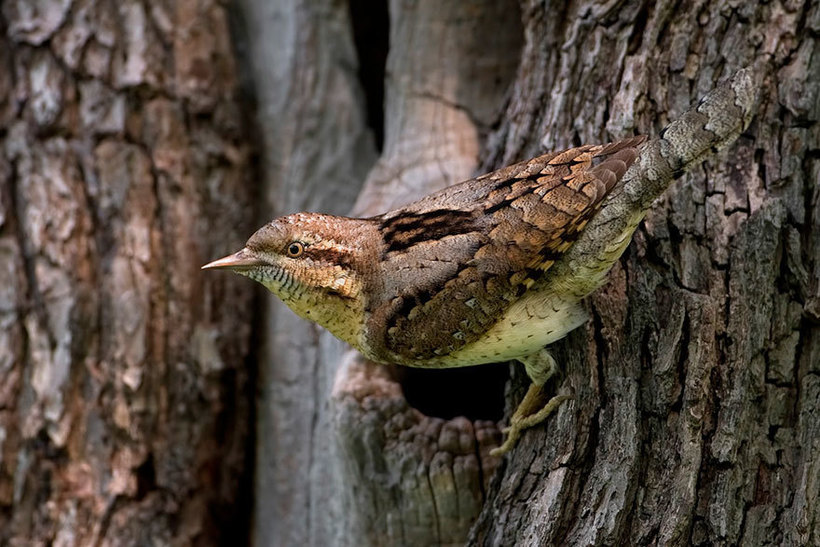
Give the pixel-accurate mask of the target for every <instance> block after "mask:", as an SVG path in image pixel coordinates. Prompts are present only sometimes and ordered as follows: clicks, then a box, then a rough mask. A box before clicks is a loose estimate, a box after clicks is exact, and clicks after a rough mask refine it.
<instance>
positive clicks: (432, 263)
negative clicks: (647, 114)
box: [368, 137, 644, 363]
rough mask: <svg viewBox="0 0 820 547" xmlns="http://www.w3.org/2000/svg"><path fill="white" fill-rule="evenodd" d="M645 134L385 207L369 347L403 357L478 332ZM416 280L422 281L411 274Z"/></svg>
mask: <svg viewBox="0 0 820 547" xmlns="http://www.w3.org/2000/svg"><path fill="white" fill-rule="evenodd" d="M643 141H644V137H635V138H631V139H625V140H622V141H618V142H615V143H611V144H607V145H600V146H582V147H579V148H573V149H570V150H567V151H564V152H560V153H557V154H548V155H545V156H541V157H538V158H534V159H532V160H529V161H526V162H522V163H519V164H516V165H512V166H509V167H506V168H504V169H501V170H499V171H495V172H493V173H489V174H487V175H484V176H481V177H478V178H476V179H472V180H469V181H466V182H463V183H461V184H458V185H456V186H452V187H449V188H446V189H445V190H443V191H441V192H439V193H438V194H433V195H431V196H428V197H426V198H424V199H422V200H419V201H417V202H415V203H413V204H411V205H409V206H407V207H404V208H402V209H398V210H396V211H392V212H390V213H386V214H385V215H382V216H381V217H377V218H375V219H374V220H376V221H378V222H380V223H381V224H380V230H381V233H382V235H383V237H384V251H383V257H382V258H383V262H382V266H381V267H382V268H384V272H383V274H382V275H380V276H378V277H379V278H380V279H383V280H384V285H383V286H381V287H373V288H372V289H373V290H372V292H371V294H374V295H376V296H375V297H374V298H373V299H372V301H371V302H369V303H368V308H369V311H370V319H369V321H368V322H369V326H370V328H369V329H368V330H369V331H370V332H373V333H384V334H383V339H379V340H376V339H374V340H372V341H371V342H372V343H371V346H373V347H374V350H376V353H378V354H380V355H381V356H382V357H383V360H401V361H403V362H405V363H411V362H412V361H414V360H418V361H423V360H426V359H433V358H435V357H437V356H440V355H446V354H448V353H451V352H453V351H456V350H457V349H459V348H461V347H463V346H465V345H467V344H469V343H470V342H473V341H475V340H476V339H478V338H479V337H480V336H481V335H482V334H483V333H484V332H486V331H487V329H489V328H490V327H491V326H492V325H493V324H494V323H495V322H496V321H497V320H498V319H499V318H500V317H501V315H502V314H503V312H504V311H505V310H506V309H507V307H509V305H510V304H511V303H512V302H514V301H515V300H516V299H517V298H519V297H521V296H522V295H523V294H524V293H525V292H526V291H527V289H528V288H529V287H530V286H531V285H532V284H533V283H534V282H535V281H537V280H538V278H539V277H541V276H542V275H543V273H544V272H545V271H546V270H547V269H548V268H549V267H550V266H551V265H552V264H553V262H554V261H555V260H556V259H557V258H558V257H559V256H560V255H561V254H562V253H563V252H564V251H566V249H568V248H569V247H570V245H572V242H573V241H575V239H576V238H577V237H578V234H579V233H580V231H581V230H582V229H583V228H584V226H585V225H586V223H587V222H588V221H589V219H590V218H591V217H592V216H593V215H594V214H595V212H596V211H597V210H598V208H599V207H600V205H601V203H602V202H603V199H604V197H605V196H606V195H607V193H608V192H609V191H610V190H611V189H612V188H614V187H615V185H616V184H617V182H618V181H619V180H620V179H621V177H622V176H623V175H624V173H625V172H626V170H627V169H628V168H629V166H630V165H631V164H632V162H633V161H634V160H635V158H636V157H637V156H638V146H639V145H640V144H641V143H642V142H643ZM420 279H421V281H419V280H420Z"/></svg>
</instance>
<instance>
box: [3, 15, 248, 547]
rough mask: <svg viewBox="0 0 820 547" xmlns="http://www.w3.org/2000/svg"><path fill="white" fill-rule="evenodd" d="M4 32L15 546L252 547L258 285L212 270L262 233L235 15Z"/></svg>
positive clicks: (17, 20) (6, 535) (9, 533)
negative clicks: (246, 540)
mask: <svg viewBox="0 0 820 547" xmlns="http://www.w3.org/2000/svg"><path fill="white" fill-rule="evenodd" d="M0 30H1V31H2V34H3V45H2V47H0V322H1V323H2V328H0V401H2V405H1V406H2V410H0V507H2V510H0V543H2V544H4V545H6V544H9V545H38V544H39V545H44V544H50V543H54V544H56V545H149V544H176V545H185V544H191V543H195V542H202V541H206V542H214V541H218V540H219V538H220V537H232V536H234V537H235V536H236V534H239V537H242V536H243V535H246V534H247V532H246V531H245V530H246V527H247V525H248V522H247V518H246V516H245V515H244V513H245V512H246V511H244V510H243V507H247V505H248V504H247V499H248V492H247V486H248V484H247V481H246V480H245V479H243V477H246V475H245V474H244V469H245V468H246V467H247V466H246V464H245V445H246V443H247V441H248V431H249V421H250V419H251V418H252V405H251V402H252V394H253V386H252V384H251V382H250V381H249V372H248V369H247V367H246V361H247V358H248V355H249V337H250V333H251V330H250V325H251V321H250V318H251V314H250V313H249V310H251V292H252V291H251V287H250V286H249V285H248V284H247V283H244V282H243V280H241V279H233V278H231V277H228V276H202V275H200V272H199V266H201V265H202V264H203V263H204V261H206V260H207V259H209V258H212V257H215V256H220V255H221V254H224V253H226V252H227V251H228V250H229V249H231V248H233V247H235V246H237V245H239V244H240V243H241V242H242V241H243V238H244V237H245V236H246V235H247V233H248V232H249V231H250V230H251V229H252V227H253V222H252V219H250V218H249V215H248V214H247V212H248V210H249V209H250V208H251V203H252V202H251V199H250V198H251V193H252V184H251V177H250V175H251V174H252V171H251V169H250V163H249V158H250V155H249V146H248V137H247V133H246V127H245V124H244V121H243V120H244V116H243V113H242V111H241V109H240V103H239V97H238V87H239V86H238V77H237V71H236V67H235V57H234V53H233V49H232V40H231V36H230V32H229V21H228V14H227V13H226V8H225V7H224V6H223V5H222V3H221V2H217V1H211V0H198V1H189V0H180V1H177V2H150V3H145V2H140V1H137V0H123V1H120V2H95V1H93V0H41V1H37V2H30V1H28V0H8V1H6V2H3V3H2V12H1V14H0ZM215 234H218V236H217V235H215ZM225 302H230V303H231V305H223V303H225ZM243 500H244V501H243Z"/></svg>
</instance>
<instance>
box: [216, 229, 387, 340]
mask: <svg viewBox="0 0 820 547" xmlns="http://www.w3.org/2000/svg"><path fill="white" fill-rule="evenodd" d="M375 230H376V227H375V225H374V224H373V223H372V222H370V221H367V220H362V219H354V218H346V217H337V216H331V215H323V214H317V213H297V214H293V215H288V216H284V217H280V218H277V219H275V220H273V221H271V222H270V223H268V224H266V225H265V226H263V227H262V228H260V229H259V230H257V232H256V233H255V234H253V235H252V236H251V238H250V239H249V240H248V242H247V243H246V244H245V247H244V248H243V249H241V250H239V251H238V252H236V253H234V254H232V255H228V256H226V257H224V258H220V259H219V260H215V261H213V262H211V263H209V264H206V265H205V266H203V267H202V269H216V268H220V269H229V270H232V271H234V272H236V273H238V274H241V275H244V276H247V277H250V278H251V279H253V280H255V281H258V282H259V283H261V284H262V285H264V286H265V287H266V288H267V289H268V290H269V291H271V292H272V293H273V294H275V295H276V296H278V297H279V298H281V299H282V300H283V301H284V302H285V304H287V305H288V307H290V308H291V309H292V310H293V311H295V312H296V313H297V314H299V315H300V316H302V317H304V318H306V319H310V320H312V321H316V322H317V323H319V324H320V325H322V326H324V327H325V328H327V329H328V330H330V331H331V332H333V334H335V335H336V336H338V337H339V338H342V339H343V340H346V341H348V342H350V343H351V344H353V345H354V346H355V345H357V344H356V343H355V342H356V341H355V340H354V339H351V337H355V336H358V330H357V329H355V328H354V326H355V325H353V324H351V323H357V324H359V325H360V324H361V322H362V318H361V315H362V314H363V311H362V310H363V306H364V301H363V290H362V288H363V284H364V283H365V279H364V276H366V275H367V268H368V264H371V265H372V264H373V263H374V260H373V257H371V256H370V255H371V254H373V253H376V252H378V251H377V250H376V249H371V248H370V245H369V244H368V242H372V241H375V240H376V238H374V237H373V231H375ZM351 329H352V330H351ZM354 331H355V332H354Z"/></svg>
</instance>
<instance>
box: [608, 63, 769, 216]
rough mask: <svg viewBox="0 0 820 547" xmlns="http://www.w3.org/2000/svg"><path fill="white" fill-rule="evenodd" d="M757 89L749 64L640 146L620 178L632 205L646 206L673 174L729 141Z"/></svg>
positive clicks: (750, 110) (744, 122)
mask: <svg viewBox="0 0 820 547" xmlns="http://www.w3.org/2000/svg"><path fill="white" fill-rule="evenodd" d="M756 91H757V86H756V84H755V80H754V78H753V75H752V69H750V68H744V69H742V70H740V71H738V72H736V73H735V75H734V76H732V77H731V78H730V79H729V80H727V81H726V82H724V83H723V84H721V85H720V86H718V87H716V88H715V89H713V90H712V91H710V92H709V93H707V94H706V96H705V97H703V98H702V99H701V100H700V102H699V103H698V104H697V106H695V107H694V108H691V109H690V110H688V111H687V112H686V113H685V114H684V115H683V116H681V117H680V119H678V120H676V121H674V122H672V123H671V124H669V125H668V126H666V128H664V129H663V130H662V131H661V132H660V135H659V136H658V137H657V138H655V139H652V140H650V141H649V142H648V143H647V144H646V145H644V147H643V149H642V150H641V154H640V156H639V157H638V160H637V161H636V162H635V163H634V164H633V165H632V168H631V169H630V170H629V171H628V172H627V173H626V174H625V175H624V179H623V183H624V190H625V192H626V193H627V194H629V197H631V198H633V201H632V205H633V206H637V208H638V209H640V210H645V209H647V208H648V207H649V205H650V204H651V203H652V202H653V201H654V200H655V199H657V198H658V196H660V195H661V194H662V193H663V191H664V190H666V187H667V186H668V185H669V183H670V182H671V181H672V180H673V179H676V178H678V177H680V176H681V175H682V174H683V173H684V172H686V171H687V170H689V169H691V168H692V167H695V166H697V165H699V164H700V163H701V162H702V161H704V160H705V159H706V158H708V157H709V156H711V155H712V154H714V153H716V152H717V151H718V150H720V149H721V148H723V147H725V146H727V145H729V144H731V143H732V142H734V140H735V139H736V138H737V137H738V136H739V135H740V134H741V133H742V132H743V130H744V129H746V127H747V126H748V125H749V122H750V121H751V119H752V116H753V115H754V112H755V106H756V102H757V93H756Z"/></svg>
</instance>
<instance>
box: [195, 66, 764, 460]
mask: <svg viewBox="0 0 820 547" xmlns="http://www.w3.org/2000/svg"><path fill="white" fill-rule="evenodd" d="M751 90H752V84H751V76H750V75H749V74H748V72H746V71H741V72H740V73H738V74H737V75H736V76H735V77H734V78H733V79H732V80H731V81H730V82H728V83H727V84H725V85H724V86H722V87H719V88H717V89H716V90H715V91H713V92H712V93H710V94H709V95H708V96H707V97H705V98H704V100H703V101H701V102H700V103H699V104H698V106H697V107H696V108H694V109H693V110H691V111H689V112H687V113H686V114H685V115H684V116H683V117H682V118H681V119H680V120H679V121H678V122H675V123H673V124H672V125H670V126H669V127H668V128H667V129H666V130H665V131H664V132H663V133H662V136H661V137H660V138H659V139H656V140H654V141H652V142H650V143H646V144H645V143H644V141H645V138H644V137H633V138H628V139H624V140H621V141H618V142H614V143H611V144H607V145H598V146H590V145H588V146H581V147H578V148H573V149H570V150H566V151H563V152H559V153H554V154H547V155H544V156H540V157H538V158H534V159H531V160H529V161H525V162H522V163H518V164H515V165H511V166H509V167H505V168H503V169H500V170H498V171H495V172H493V173H489V174H487V175H484V176H481V177H477V178H475V179H472V180H469V181H466V182H462V183H460V184H456V185H454V186H450V187H449V188H445V189H444V190H442V191H440V192H437V193H435V194H432V195H430V196H427V197H425V198H423V199H421V200H419V201H417V202H415V203H412V204H410V205H407V206H405V207H402V208H400V209H397V210H395V211H390V212H388V213H385V214H383V215H380V216H377V217H372V218H366V219H354V218H346V217H338V216H331V215H323V214H317V213H297V214H294V215H288V216H285V217H281V218H278V219H276V220H273V221H272V222H270V223H269V224H267V225H266V226H264V227H262V228H261V229H260V230H259V231H257V232H256V233H255V234H254V235H253V236H252V237H251V238H250V239H249V240H248V243H247V245H246V247H245V248H244V249H242V250H241V251H239V252H238V253H235V254H234V255H231V256H228V257H225V258H223V259H221V260H217V261H215V262H212V263H210V264H208V265H206V266H205V268H220V267H224V268H230V269H232V270H234V271H237V272H238V273H241V274H243V275H247V276H248V277H251V278H252V279H255V280H257V281H259V282H261V283H262V284H264V285H265V286H266V287H267V288H268V289H269V290H271V291H272V292H273V293H275V294H276V295H277V296H279V297H280V298H282V300H283V301H284V302H285V303H286V304H287V305H288V306H290V307H291V309H293V310H294V311H295V312H296V313H298V314H299V315H301V316H302V317H305V318H307V319H310V320H313V321H316V322H317V323H319V324H320V325H322V326H324V327H326V328H327V329H328V330H330V331H331V332H332V333H333V334H335V335H336V336H338V337H339V338H341V339H342V340H345V341H346V342H348V343H350V344H351V345H352V346H354V347H355V348H356V349H358V350H359V351H360V352H362V353H363V354H364V355H365V356H366V357H368V358H369V359H372V360H374V361H377V362H382V363H398V364H402V365H408V366H415V367H454V366H468V365H475V364H480V363H487V362H498V361H504V360H509V359H519V360H521V361H522V362H523V363H524V364H525V367H526V370H527V373H528V375H529V376H530V378H532V380H533V387H532V388H531V389H530V391H529V392H528V394H527V396H526V397H525V399H524V401H523V402H522V403H521V405H520V406H519V409H518V410H517V411H516V413H515V415H514V416H513V418H512V420H511V424H512V427H511V431H510V436H509V438H508V439H507V442H506V443H505V444H504V446H502V447H501V451H502V452H503V451H506V450H508V449H509V448H510V447H512V446H513V444H514V443H515V439H516V438H517V436H518V434H519V433H520V431H521V430H522V429H524V428H526V427H530V426H532V425H534V424H536V423H538V422H540V421H542V420H543V419H544V418H545V417H546V416H547V415H548V414H549V413H550V412H552V411H553V410H554V408H556V407H557V405H558V404H559V403H560V402H561V401H562V400H563V399H564V398H565V397H563V396H559V397H554V398H553V399H552V400H551V401H550V402H549V403H547V404H546V406H544V405H543V401H542V400H541V398H540V397H541V390H540V386H541V385H543V384H544V382H545V381H546V380H547V379H548V378H549V377H550V376H551V375H552V374H553V372H554V371H555V368H556V367H555V363H554V361H553V360H552V358H551V357H550V356H549V353H548V352H547V351H546V350H545V349H544V346H546V345H547V344H550V343H552V342H554V341H555V340H558V339H559V338H561V337H563V336H564V335H566V334H567V333H568V332H569V331H571V330H572V329H574V328H576V327H577V326H579V325H580V324H582V323H583V321H584V319H585V313H584V310H583V307H582V306H581V301H582V299H583V297H584V296H586V295H587V294H589V293H590V292H591V291H592V290H594V289H595V288H596V287H597V286H599V285H600V283H602V282H603V280H604V275H605V273H606V271H607V270H608V269H609V268H610V267H611V265H612V264H613V263H614V261H615V260H617V258H618V257H619V256H620V254H621V253H622V252H623V250H624V248H626V245H627V244H628V243H629V239H630V237H631V235H632V233H633V231H634V230H635V228H636V226H637V225H638V223H639V222H640V219H641V218H642V217H643V214H644V213H645V211H646V209H647V207H648V206H649V204H650V203H651V201H652V200H653V199H655V197H657V196H658V195H659V194H660V193H661V192H662V191H663V190H664V189H665V187H666V185H667V184H668V183H669V181H670V180H672V179H673V178H674V177H675V176H677V175H678V174H680V173H681V172H682V171H683V170H685V169H687V168H688V167H691V166H692V165H694V164H696V163H697V162H699V161H700V160H701V159H703V157H704V156H705V155H706V154H707V153H709V152H711V151H712V150H714V149H715V148H717V147H719V146H722V145H724V144H726V143H728V142H730V141H731V140H733V139H734V138H735V137H736V136H737V134H738V133H739V132H740V131H741V130H742V128H743V127H745V125H746V124H747V123H748V121H749V118H750V112H751V109H752V105H753V102H754V99H753V98H754V93H753V92H752V91H751ZM631 167H632V168H631ZM617 189H620V191H618V192H616V191H615V190H617ZM616 194H617V195H616ZM588 225H589V226H590V227H587V226H588ZM585 228H586V229H585ZM539 408H540V410H539Z"/></svg>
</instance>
